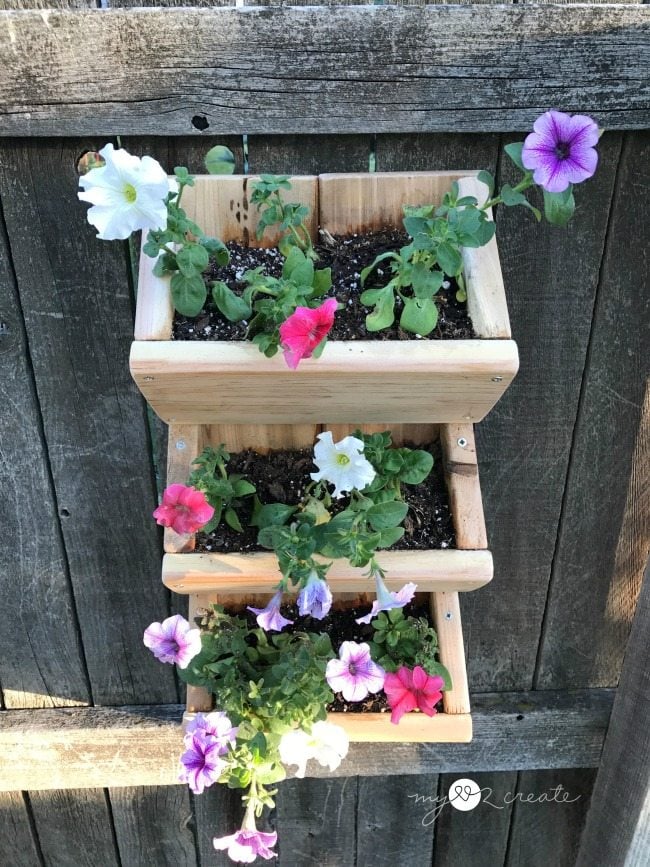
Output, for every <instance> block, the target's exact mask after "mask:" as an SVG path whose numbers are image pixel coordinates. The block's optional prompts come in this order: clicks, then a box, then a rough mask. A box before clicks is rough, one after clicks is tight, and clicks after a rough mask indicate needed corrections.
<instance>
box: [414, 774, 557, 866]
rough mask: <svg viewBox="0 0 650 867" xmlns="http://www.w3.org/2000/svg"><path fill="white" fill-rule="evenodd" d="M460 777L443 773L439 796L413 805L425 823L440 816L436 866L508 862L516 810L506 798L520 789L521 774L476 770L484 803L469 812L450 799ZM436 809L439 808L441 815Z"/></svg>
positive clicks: (472, 776)
mask: <svg viewBox="0 0 650 867" xmlns="http://www.w3.org/2000/svg"><path fill="white" fill-rule="evenodd" d="M458 778H459V775H458V774H454V775H447V774H443V775H442V776H441V778H440V790H439V792H438V793H437V798H438V800H437V801H429V802H427V801H424V800H423V801H421V802H420V804H419V806H418V805H416V804H415V803H414V805H413V809H414V810H417V811H418V812H419V814H420V815H421V816H422V823H423V824H424V823H429V822H432V821H433V820H434V818H435V819H436V831H435V843H434V858H433V867H460V865H462V867H488V865H489V867H492V865H497V864H504V863H505V857H506V851H507V847H508V831H509V828H510V819H511V814H512V804H508V803H506V799H507V796H508V794H509V793H510V792H514V791H515V789H516V783H517V774H516V773H512V772H510V773H496V774H491V773H481V774H474V773H473V774H472V775H471V779H472V780H474V781H475V782H476V783H478V785H479V786H480V787H481V803H480V804H479V805H478V807H476V808H475V809H473V810H469V811H466V812H462V811H460V810H456V809H454V807H453V806H451V804H450V803H449V801H450V799H451V798H454V797H455V793H454V791H453V790H452V791H450V789H451V787H452V784H453V783H455V782H456V781H457V780H458ZM434 796H436V793H435V792H434ZM491 805H494V806H491ZM436 811H439V814H438V816H437V817H436ZM551 863H553V862H551ZM522 867H523V865H522Z"/></svg>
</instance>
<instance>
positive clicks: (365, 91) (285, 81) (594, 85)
mask: <svg viewBox="0 0 650 867" xmlns="http://www.w3.org/2000/svg"><path fill="white" fill-rule="evenodd" d="M649 19H650V15H649V10H647V9H645V7H644V6H642V5H637V6H620V7H608V6H565V7H561V8H560V7H544V6H521V7H518V6H473V5H472V6H426V7H421V8H416V7H396V6H382V7H376V6H372V7H364V6H357V7H284V8H272V9H260V8H251V7H243V8H237V9H232V8H221V9H194V10H192V9H160V10H156V9H136V10H131V9H128V10H121V9H113V10H92V11H56V12H52V13H50V14H47V15H41V14H40V13H38V12H2V13H0V34H1V35H0V60H1V62H2V65H3V72H4V74H3V77H2V81H1V82H0V104H1V105H2V106H4V111H3V113H2V116H1V119H0V132H1V133H2V134H4V135H42V136H44V135H50V136H51V135H70V134H76V135H85V134H93V135H96V134H103V135H116V134H129V135H137V134H148V133H153V134H157V135H173V134H176V135H187V134H192V133H195V134H200V133H201V132H203V131H206V132H207V131H208V130H209V134H210V135H213V134H238V133H248V134H267V133H270V134H286V133H318V132H322V131H323V129H324V128H326V129H327V130H328V132H329V133H364V132H372V133H375V132H432V131H436V130H438V131H439V130H447V129H454V130H456V131H457V132H477V131H484V132H488V131H499V130H503V129H504V128H505V129H507V128H519V129H525V128H527V127H528V126H530V124H531V123H532V121H533V120H534V119H535V117H536V116H537V115H538V114H540V113H541V111H543V110H545V109H547V108H548V107H549V106H551V105H553V106H561V107H563V108H569V109H573V108H575V109H580V110H581V111H584V112H588V113H590V114H594V115H595V116H596V117H597V119H598V121H599V122H600V123H601V124H602V125H603V126H605V127H607V128H609V129H613V128H633V127H644V126H648V120H649V117H650V112H649V109H648V101H647V100H648V91H649V88H650V82H648V78H647V75H646V72H647V68H648V61H649V58H648V51H649V50H650V49H649V46H650V42H649V40H648V38H647V33H648V21H649ZM143 32H146V33H148V34H150V35H151V36H152V38H151V39H147V40H144V41H143V40H142V39H141V34H142V33H143ZM459 45H462V46H463V50H462V56H461V54H459V51H458V46H459ZM460 60H462V63H461V62H460ZM278 70H281V71H282V73H281V74H278ZM197 117H198V118H201V120H200V121H199V122H198V127H197V120H196V118H197ZM199 127H200V129H199Z"/></svg>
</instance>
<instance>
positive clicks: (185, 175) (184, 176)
mask: <svg viewBox="0 0 650 867" xmlns="http://www.w3.org/2000/svg"><path fill="white" fill-rule="evenodd" d="M174 174H175V175H176V177H177V178H178V180H179V181H180V182H181V183H182V184H185V186H187V187H193V186H194V178H193V177H192V175H191V174H190V173H189V172H188V170H187V169H186V167H185V166H176V167H175V168H174Z"/></svg>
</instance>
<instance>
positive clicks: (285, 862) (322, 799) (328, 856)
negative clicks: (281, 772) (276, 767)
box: [275, 762, 357, 867]
mask: <svg viewBox="0 0 650 867" xmlns="http://www.w3.org/2000/svg"><path fill="white" fill-rule="evenodd" d="M343 764H345V762H344V763H343ZM275 804H276V807H275V825H276V828H277V831H278V845H277V850H278V861H277V863H278V867H280V865H281V867H293V865H298V864H322V865H323V867H355V852H354V850H355V845H354V841H355V831H356V828H355V825H356V821H355V808H356V804H357V780H356V778H355V777H348V778H344V779H337V780H310V779H305V780H287V781H286V782H284V783H283V784H282V785H281V786H280V789H279V791H278V794H277V796H276V798H275Z"/></svg>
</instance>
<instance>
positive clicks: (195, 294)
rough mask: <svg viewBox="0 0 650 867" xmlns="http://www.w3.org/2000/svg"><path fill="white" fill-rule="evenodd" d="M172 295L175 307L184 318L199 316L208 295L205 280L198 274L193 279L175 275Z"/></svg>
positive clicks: (172, 281)
mask: <svg viewBox="0 0 650 867" xmlns="http://www.w3.org/2000/svg"><path fill="white" fill-rule="evenodd" d="M171 293H172V301H173V302H174V307H175V308H176V310H178V312H179V313H180V314H181V315H183V316H198V315H199V313H200V312H201V310H202V309H203V305H204V304H205V299H206V297H207V295H208V292H207V289H206V288H205V283H204V282H203V278H202V277H201V276H200V275H198V274H196V275H194V276H193V277H185V276H184V275H183V274H174V275H173V277H172V279H171Z"/></svg>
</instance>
